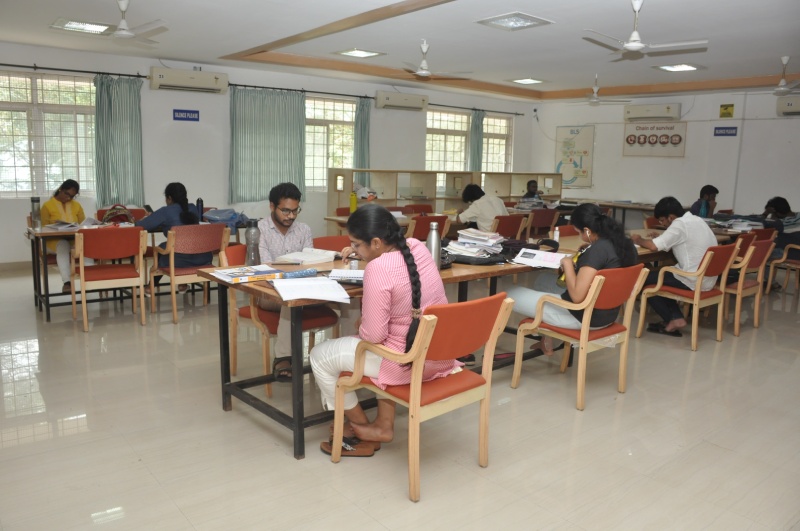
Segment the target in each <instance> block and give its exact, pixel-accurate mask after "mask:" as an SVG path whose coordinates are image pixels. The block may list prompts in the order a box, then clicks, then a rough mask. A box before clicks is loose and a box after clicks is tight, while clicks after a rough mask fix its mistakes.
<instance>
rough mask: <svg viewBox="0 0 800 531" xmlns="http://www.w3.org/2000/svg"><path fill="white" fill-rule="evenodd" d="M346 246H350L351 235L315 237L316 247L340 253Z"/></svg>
mask: <svg viewBox="0 0 800 531" xmlns="http://www.w3.org/2000/svg"><path fill="white" fill-rule="evenodd" d="M345 247H350V237H349V236H317V237H316V238H314V249H323V250H325V251H336V252H337V253H340V252H342V249H344V248H345Z"/></svg>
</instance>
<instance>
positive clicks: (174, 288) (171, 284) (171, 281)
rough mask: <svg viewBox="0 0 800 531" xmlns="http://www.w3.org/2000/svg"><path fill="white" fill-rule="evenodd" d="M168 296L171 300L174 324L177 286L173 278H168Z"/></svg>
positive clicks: (176, 311) (176, 312)
mask: <svg viewBox="0 0 800 531" xmlns="http://www.w3.org/2000/svg"><path fill="white" fill-rule="evenodd" d="M169 288H170V289H169V296H170V299H171V300H172V322H173V323H174V324H178V297H177V295H176V294H175V292H176V291H177V289H178V286H177V285H176V284H175V279H174V278H170V279H169Z"/></svg>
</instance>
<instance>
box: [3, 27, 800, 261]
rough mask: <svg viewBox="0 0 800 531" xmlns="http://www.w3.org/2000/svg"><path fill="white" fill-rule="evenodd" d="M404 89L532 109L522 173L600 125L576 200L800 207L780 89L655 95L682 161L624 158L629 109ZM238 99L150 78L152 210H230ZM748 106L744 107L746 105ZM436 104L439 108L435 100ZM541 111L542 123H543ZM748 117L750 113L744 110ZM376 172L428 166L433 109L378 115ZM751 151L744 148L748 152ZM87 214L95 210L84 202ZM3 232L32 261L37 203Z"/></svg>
mask: <svg viewBox="0 0 800 531" xmlns="http://www.w3.org/2000/svg"><path fill="white" fill-rule="evenodd" d="M0 62H2V63H12V64H22V65H32V64H34V63H35V64H37V65H40V66H49V67H60V68H70V69H86V70H97V71H106V72H122V73H136V72H138V73H141V74H147V73H148V72H149V69H150V66H154V65H155V66H157V65H158V62H157V61H153V60H150V59H144V58H131V57H121V56H113V55H102V54H90V53H80V52H72V51H67V50H60V49H53V48H42V47H34V46H22V45H13V44H5V43H0ZM167 64H168V65H169V66H173V67H177V68H189V69H190V68H191V67H192V66H194V65H193V64H185V63H178V62H174V61H172V62H170V61H167ZM201 66H203V69H204V70H209V71H219V72H226V73H227V74H228V75H229V76H230V80H231V82H233V83H240V84H251V85H260V86H271V87H282V88H295V89H300V88H302V89H306V90H309V91H314V90H319V91H325V92H337V93H345V94H356V95H358V94H366V95H374V93H375V91H376V90H378V89H381V90H393V88H392V87H390V86H387V85H379V84H370V83H359V82H354V81H346V80H338V79H327V78H321V77H311V76H299V75H293V74H286V73H275V72H267V71H262V70H248V69H246V68H221V67H217V66H206V65H201ZM402 91H403V92H417V93H423V94H428V95H430V101H431V103H440V104H448V105H456V106H460V107H466V108H472V107H477V108H483V109H488V110H498V111H506V112H518V113H524V115H525V116H520V117H517V118H516V119H515V122H514V146H513V157H514V170H516V171H541V172H551V171H553V168H554V165H555V144H554V142H553V140H552V139H553V138H554V136H555V128H556V126H559V125H583V124H595V125H596V129H595V158H594V183H593V188H592V189H591V190H572V191H567V193H566V194H565V195H566V196H568V197H569V196H571V197H579V196H580V197H595V198H598V199H634V200H640V201H647V202H654V201H656V200H658V199H659V198H660V197H662V196H663V195H668V194H671V195H675V196H676V197H678V198H680V199H681V201H683V202H684V203H691V202H692V201H693V200H694V199H695V198H696V197H697V193H698V191H699V189H700V187H701V186H702V185H703V184H706V183H710V184H714V185H715V186H717V187H718V188H719V189H720V191H721V193H720V195H719V197H718V199H717V201H718V203H719V208H731V207H732V208H734V209H736V211H737V212H746V213H747V212H756V211H760V209H761V208H762V207H763V206H764V203H765V202H766V200H767V199H768V198H769V197H771V196H772V195H784V196H786V197H787V199H789V202H790V204H792V205H795V208H800V192H799V191H798V190H800V189H799V188H798V186H797V183H798V177H797V170H796V169H797V168H798V167H800V149H798V146H797V137H798V135H797V133H798V128H799V127H800V119H797V118H795V119H789V118H777V117H776V116H775V98H774V96H772V95H769V94H764V95H750V96H747V97H746V98H745V96H744V95H742V94H736V95H732V94H711V95H702V96H680V97H664V98H649V99H647V100H637V103H654V102H676V101H677V102H681V103H682V105H683V112H684V113H685V116H684V120H685V121H687V122H688V132H687V137H688V138H687V151H686V157H685V158H682V159H658V158H643V157H623V156H622V142H623V137H622V131H623V122H622V107H621V106H612V105H609V106H599V107H590V106H588V105H570V104H565V103H533V102H514V101H509V100H502V99H495V98H489V97H479V96H472V95H463V94H449V93H443V92H438V91H435V90H430V89H429V87H421V88H408V87H403V88H402ZM720 103H734V104H735V113H736V114H735V118H734V119H732V120H731V119H729V120H719V119H717V118H716V116H717V115H718V106H719V104H720ZM228 105H229V99H228V97H227V96H219V95H209V94H199V93H190V92H172V91H165V90H161V91H153V90H150V89H149V88H148V81H146V80H145V82H144V88H143V89H142V125H143V139H142V140H143V157H144V160H143V164H144V179H145V199H146V201H147V202H148V203H150V204H151V205H152V206H153V207H157V206H159V205H161V204H162V203H163V189H164V186H165V185H166V184H167V183H168V182H171V181H174V180H179V181H181V182H183V183H184V184H186V186H187V189H188V190H189V195H190V198H196V197H198V196H201V197H203V200H204V202H205V204H206V205H207V206H217V207H227V206H229V205H228V203H227V195H228V189H227V186H228V185H227V174H228V154H229V153H228V152H229V141H228V136H229V117H228ZM745 106H746V109H745ZM434 108H436V107H434ZM534 108H536V109H537V111H538V112H537V114H538V116H539V121H538V122H536V121H535V120H534V118H533V112H532V110H533V109H534ZM172 109H194V110H199V111H200V121H199V122H174V121H172ZM743 116H744V118H745V119H744V120H743V119H742V117H743ZM714 125H738V126H739V136H738V137H734V138H714V137H713V136H712V135H713V127H714ZM370 144H371V159H372V164H371V165H372V167H374V168H380V169H423V168H424V167H425V114H424V113H420V112H409V111H397V110H386V109H375V108H373V110H372V123H371V135H370ZM740 146H741V149H740ZM81 201H82V203H83V204H84V206H85V209H86V210H87V213H88V212H92V211H94V208H93V206H90V205H88V204H87V198H86V197H84V198H82V199H81ZM2 202H3V205H2V208H0V221H1V222H3V223H4V226H5V227H8V228H13V227H18V229H19V230H6V231H3V232H2V233H0V248H2V249H3V250H4V252H3V256H2V257H0V263H7V262H22V261H26V260H28V257H29V256H30V255H29V246H28V245H27V241H26V240H25V239H24V238H22V236H21V235H22V232H23V227H24V221H23V220H24V219H25V215H26V214H27V213H28V210H29V206H30V202H29V200H27V199H3V200H2ZM234 207H235V208H236V209H237V210H239V211H244V212H245V213H246V214H247V215H249V216H263V215H265V214H266V212H267V210H268V209H267V206H266V204H265V203H260V204H247V205H234ZM325 210H326V198H325V194H323V193H314V192H309V193H307V194H306V197H305V204H304V212H303V214H302V219H303V221H305V222H306V223H308V224H310V225H311V228H312V230H313V231H314V233H316V234H324V233H325V232H326V227H325V222H324V221H323V219H322V218H323V216H324V214H325Z"/></svg>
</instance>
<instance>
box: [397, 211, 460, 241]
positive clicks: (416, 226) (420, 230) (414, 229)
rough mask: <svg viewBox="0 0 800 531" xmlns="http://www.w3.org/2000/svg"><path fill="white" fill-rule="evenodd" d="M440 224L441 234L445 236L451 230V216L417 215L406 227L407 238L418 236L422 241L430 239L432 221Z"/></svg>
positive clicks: (442, 236)
mask: <svg viewBox="0 0 800 531" xmlns="http://www.w3.org/2000/svg"><path fill="white" fill-rule="evenodd" d="M433 222H436V223H438V224H439V230H438V232H439V236H440V237H441V238H444V237H445V236H446V235H447V233H448V231H449V230H450V217H449V216H416V217H414V218H411V221H409V222H408V228H407V229H406V238H416V239H418V240H419V241H421V242H424V241H425V240H427V239H428V233H430V231H431V223H433Z"/></svg>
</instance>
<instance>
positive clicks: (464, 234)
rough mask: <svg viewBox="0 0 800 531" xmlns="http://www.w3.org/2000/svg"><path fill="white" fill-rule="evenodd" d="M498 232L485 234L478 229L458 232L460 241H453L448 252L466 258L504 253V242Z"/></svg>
mask: <svg viewBox="0 0 800 531" xmlns="http://www.w3.org/2000/svg"><path fill="white" fill-rule="evenodd" d="M504 239H505V238H503V237H502V236H500V235H499V234H497V233H496V232H484V231H481V230H478V229H464V230H460V231H458V241H457V242H455V241H451V242H450V243H449V244H448V246H447V252H449V253H452V254H461V255H465V256H482V257H486V256H491V255H495V254H500V253H501V252H503V246H502V245H501V242H502V241H503V240H504Z"/></svg>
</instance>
